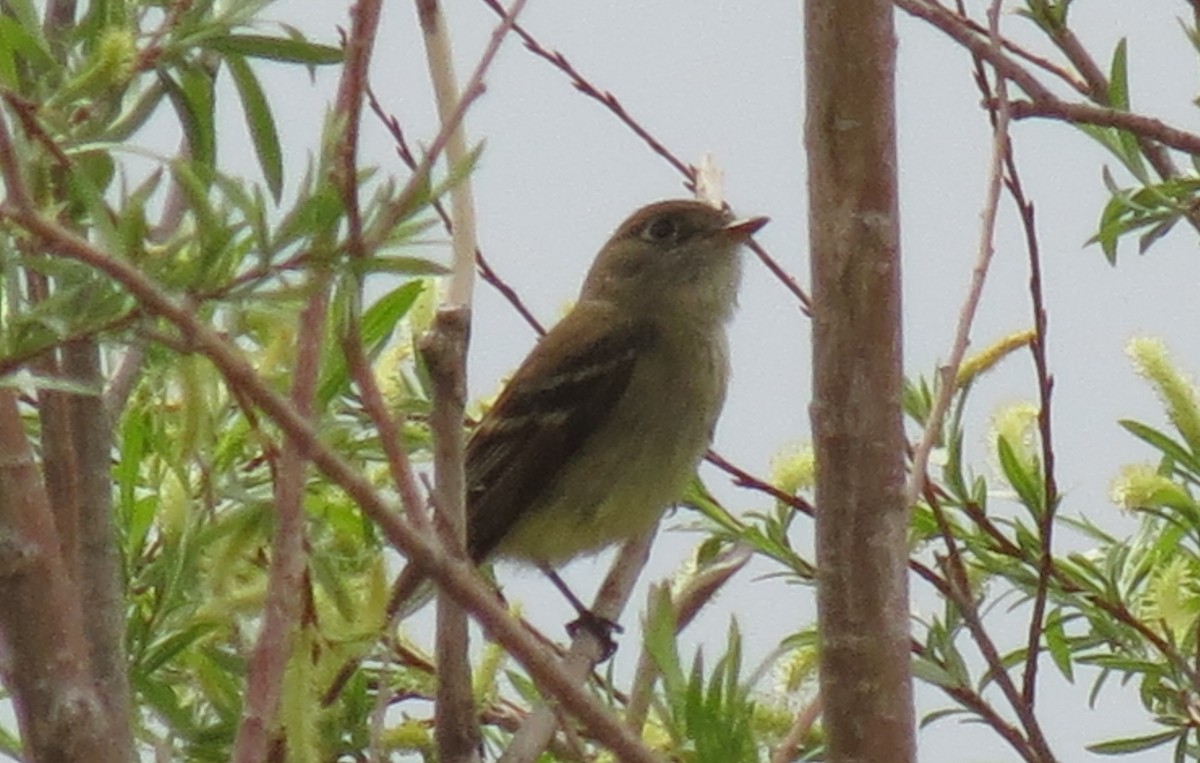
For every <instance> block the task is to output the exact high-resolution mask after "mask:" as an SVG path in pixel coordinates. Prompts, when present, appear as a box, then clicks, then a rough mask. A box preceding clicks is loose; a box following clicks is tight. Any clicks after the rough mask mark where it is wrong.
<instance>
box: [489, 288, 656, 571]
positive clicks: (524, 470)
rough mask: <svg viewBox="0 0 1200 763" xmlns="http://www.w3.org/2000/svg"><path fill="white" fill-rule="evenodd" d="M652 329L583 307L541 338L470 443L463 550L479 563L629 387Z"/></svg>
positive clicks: (607, 310) (595, 306) (606, 309)
mask: <svg viewBox="0 0 1200 763" xmlns="http://www.w3.org/2000/svg"><path fill="white" fill-rule="evenodd" d="M653 338H654V337H653V330H652V328H651V327H650V326H649V325H647V324H645V323H639V322H630V321H622V320H621V319H620V318H619V317H618V315H617V312H616V310H614V309H613V308H612V307H611V306H608V305H605V304H603V303H580V304H579V305H577V306H576V307H575V309H574V310H572V311H571V313H570V314H568V315H567V317H565V318H564V319H563V320H562V321H561V322H560V323H559V324H558V325H557V326H555V327H554V329H553V330H551V331H550V333H549V334H547V335H546V336H545V337H544V338H543V339H542V340H541V342H539V343H538V345H537V347H535V348H534V350H533V352H531V353H530V354H529V357H527V358H526V359H525V362H524V363H523V364H522V365H521V367H520V368H519V369H517V372H516V374H515V375H514V376H513V378H512V380H511V381H510V382H509V383H508V386H506V387H505V388H504V391H503V392H502V393H501V394H500V397H499V398H498V399H497V400H496V404H495V405H494V406H493V407H492V409H491V410H490V411H488V413H487V415H486V416H484V418H483V420H482V421H481V422H480V424H479V427H478V428H477V429H476V430H475V433H474V435H472V437H471V439H470V442H468V444H467V453H466V469H467V475H466V476H467V549H468V552H469V553H470V556H471V558H472V559H474V560H475V561H482V560H483V559H484V558H486V557H487V556H488V555H489V554H490V553H491V552H492V551H494V550H495V549H496V547H497V546H498V545H499V543H500V542H501V540H502V539H503V538H504V535H505V533H507V532H508V531H509V529H511V528H512V527H513V526H514V525H515V524H516V522H517V520H518V518H519V517H520V516H521V515H522V514H523V513H524V512H525V511H527V510H528V509H529V507H530V506H531V505H533V504H534V502H536V501H537V499H538V497H539V495H540V493H541V491H542V490H544V489H545V488H546V487H547V486H548V485H549V484H551V483H552V481H553V480H554V478H555V477H556V476H557V474H558V472H559V471H560V469H561V468H562V465H563V464H564V463H566V462H567V461H568V460H569V459H571V458H572V456H574V454H575V453H576V452H577V451H578V450H579V448H580V447H581V446H582V445H583V444H584V443H585V442H586V441H587V440H588V438H589V437H590V436H591V435H592V433H593V432H595V431H596V428H597V426H598V424H599V422H601V421H602V419H603V416H604V414H605V413H606V412H607V411H608V410H609V409H610V408H611V407H612V406H613V405H614V404H615V403H616V402H617V400H618V399H619V398H620V397H621V394H622V393H623V392H624V391H625V389H626V387H627V386H628V385H629V380H630V378H631V376H632V374H633V368H634V364H635V363H636V361H637V357H638V355H639V354H640V353H641V352H642V351H643V349H644V348H645V346H646V345H647V344H648V343H649V342H651V341H653Z"/></svg>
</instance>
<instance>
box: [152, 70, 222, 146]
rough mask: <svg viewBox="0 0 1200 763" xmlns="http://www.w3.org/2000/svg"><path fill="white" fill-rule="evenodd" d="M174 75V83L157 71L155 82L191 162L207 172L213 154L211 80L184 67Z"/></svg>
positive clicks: (214, 143)
mask: <svg viewBox="0 0 1200 763" xmlns="http://www.w3.org/2000/svg"><path fill="white" fill-rule="evenodd" d="M178 71H179V81H178V82H177V81H175V80H174V79H173V78H172V77H171V76H170V75H169V74H167V73H166V72H165V71H163V70H161V69H160V70H159V81H160V82H161V83H162V84H163V86H164V87H165V88H166V90H167V95H168V96H169V97H170V99H171V103H172V104H173V105H174V106H175V113H176V114H177V115H178V117H179V122H180V124H181V126H182V127H183V133H184V135H186V136H187V139H188V149H189V153H190V155H191V158H192V159H193V160H194V161H195V162H197V163H198V164H200V165H201V166H203V167H206V168H208V169H210V170H211V169H213V167H214V166H215V163H216V153H217V138H216V127H215V122H214V119H215V111H216V110H215V100H214V98H215V97H214V93H213V77H212V74H211V73H210V72H208V71H206V70H204V69H202V68H200V67H197V66H185V67H183V68H181V69H179V70H178Z"/></svg>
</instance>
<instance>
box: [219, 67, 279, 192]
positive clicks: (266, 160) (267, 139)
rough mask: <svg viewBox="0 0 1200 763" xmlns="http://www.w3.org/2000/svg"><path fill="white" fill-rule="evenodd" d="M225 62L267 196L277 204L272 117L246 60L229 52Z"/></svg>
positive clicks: (276, 134)
mask: <svg viewBox="0 0 1200 763" xmlns="http://www.w3.org/2000/svg"><path fill="white" fill-rule="evenodd" d="M225 65H226V66H228V67H229V74H230V75H231V76H232V77H233V83H234V85H236V86H237V91H238V96H239V97H240V98H241V99H242V111H243V113H244V114H245V115H246V129H248V130H249V131H250V139H251V140H252V141H253V142H254V153H255V154H256V155H257V156H258V165H259V167H261V168H262V172H263V177H264V178H266V181H267V187H268V188H269V189H270V190H271V198H273V199H274V200H275V203H276V204H278V203H279V197H280V195H281V194H282V193H283V153H282V151H281V150H280V148H279V132H278V131H277V130H276V129H275V117H274V116H273V115H272V114H271V107H270V105H269V104H268V103H267V97H266V95H265V94H264V93H263V89H262V85H260V84H259V82H258V78H257V77H255V76H254V72H253V70H251V68H250V66H249V64H247V63H246V59H245V58H243V57H242V56H239V55H235V54H232V53H230V54H227V55H226V56H225Z"/></svg>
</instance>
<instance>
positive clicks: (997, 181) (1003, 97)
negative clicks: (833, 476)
mask: <svg viewBox="0 0 1200 763" xmlns="http://www.w3.org/2000/svg"><path fill="white" fill-rule="evenodd" d="M998 12H999V11H998V8H997V3H996V2H994V3H993V4H992V6H991V10H990V11H989V18H990V19H992V28H991V45H992V50H993V51H998V50H999V49H1000V32H999V26H998V21H996V20H995V18H996V17H993V14H995V13H998ZM996 103H997V106H996V124H995V126H994V127H993V128H992V158H991V162H990V164H989V169H988V181H987V193H986V195H985V197H984V204H983V212H982V213H981V214H980V217H981V218H982V220H983V222H982V224H981V226H980V231H979V249H978V251H977V252H976V255H975V267H974V268H973V269H972V271H971V284H970V286H969V287H968V288H967V296H966V299H964V300H963V305H962V308H961V309H960V310H959V313H958V327H957V329H956V330H955V332H954V343H953V344H952V345H951V347H950V357H949V359H948V360H947V361H946V363H945V365H943V366H942V367H941V368H940V369H938V370H939V373H940V379H939V380H938V381H939V383H938V385H937V397H936V398H934V401H933V406H932V408H931V410H930V413H929V419H928V420H927V421H926V422H925V431H924V432H923V433H922V435H921V441H920V442H919V443H918V444H917V447H916V449H915V450H914V452H913V467H912V474H911V475H910V477H909V480H908V492H907V494H906V496H905V500H906V502H907V504H908V505H909V506H911V505H913V504H914V503H916V501H917V498H918V497H919V496H920V495H921V493H923V492H924V490H925V480H926V479H927V478H928V475H927V473H926V469H927V467H928V465H929V454H930V452H931V451H932V450H933V446H934V445H935V444H936V443H937V441H938V439H939V438H940V437H941V434H942V423H943V422H944V421H945V418H946V411H947V410H949V408H950V400H951V399H952V398H953V397H954V393H955V392H956V391H957V389H958V385H957V384H956V382H955V380H956V379H957V378H958V369H959V366H961V365H962V361H963V358H964V357H965V356H966V354H967V345H968V344H969V343H970V341H971V326H972V325H974V323H975V314H976V313H977V312H978V310H979V300H980V299H981V298H982V297H983V286H984V284H985V283H986V282H987V274H988V268H989V267H990V265H991V262H992V254H993V253H994V251H995V238H996V213H997V210H998V209H999V206H1000V191H1001V188H1002V183H1003V179H1004V155H1005V152H1006V151H1007V149H1008V89H1007V85H1006V83H1005V81H1004V78H1003V77H997V78H996Z"/></svg>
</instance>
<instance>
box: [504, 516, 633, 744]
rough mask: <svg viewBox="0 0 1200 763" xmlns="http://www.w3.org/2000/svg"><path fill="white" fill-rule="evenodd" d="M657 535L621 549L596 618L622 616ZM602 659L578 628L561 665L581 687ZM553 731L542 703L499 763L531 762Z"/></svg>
mask: <svg viewBox="0 0 1200 763" xmlns="http://www.w3.org/2000/svg"><path fill="white" fill-rule="evenodd" d="M656 533H657V527H656V528H655V530H654V531H652V532H649V533H646V535H645V536H643V537H641V538H638V539H636V540H632V541H629V542H628V543H626V544H625V545H623V546H622V547H621V550H620V552H619V553H618V554H617V556H616V558H615V559H614V560H613V563H612V566H611V567H610V568H609V571H608V575H607V576H606V577H605V579H604V583H603V584H601V586H600V590H599V591H598V592H597V593H596V598H595V601H594V602H593V603H592V607H591V610H590V611H591V612H592V613H593V614H595V615H596V616H597V617H600V618H603V619H604V620H607V621H609V622H613V623H615V622H617V620H618V619H619V618H620V617H621V613H622V612H623V611H625V607H626V605H627V604H628V603H629V597H630V596H631V595H632V593H633V587H634V586H635V585H636V584H637V581H638V577H640V576H641V572H642V569H643V568H644V567H645V566H646V561H647V560H648V559H649V558H650V548H651V546H652V544H653V543H654V537H655V535H656ZM603 656H604V647H603V645H602V644H601V643H600V641H599V640H598V639H597V638H596V636H595V635H593V634H592V633H590V632H589V631H588V630H587V629H586V628H580V629H579V630H578V632H577V633H576V634H575V637H574V638H573V639H572V641H571V647H570V649H569V650H568V651H567V655H566V657H564V658H563V666H564V668H565V670H566V671H567V672H568V673H570V674H571V675H572V676H574V677H575V679H576V681H578V683H579V685H581V686H582V685H583V683H584V682H585V681H586V680H587V677H588V676H589V675H591V672H592V670H593V668H595V667H596V665H598V664H599V663H600V661H601V659H603ZM556 728H558V714H557V712H556V711H555V709H554V708H553V707H552V706H551V705H549V704H545V703H544V704H542V706H540V707H538V708H537V709H536V710H534V711H533V712H532V713H531V714H530V715H529V716H528V717H527V718H526V719H525V722H524V723H522V724H521V729H520V730H519V731H518V732H517V733H516V734H514V735H513V738H512V740H511V741H510V743H509V745H508V747H507V749H505V751H504V754H503V755H502V756H501V757H500V760H499V761H498V763H532V761H534V760H537V759H538V757H539V756H540V755H541V754H542V752H544V751H545V750H546V748H547V747H548V746H549V744H550V742H551V740H552V739H553V737H554V730H555V729H556Z"/></svg>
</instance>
